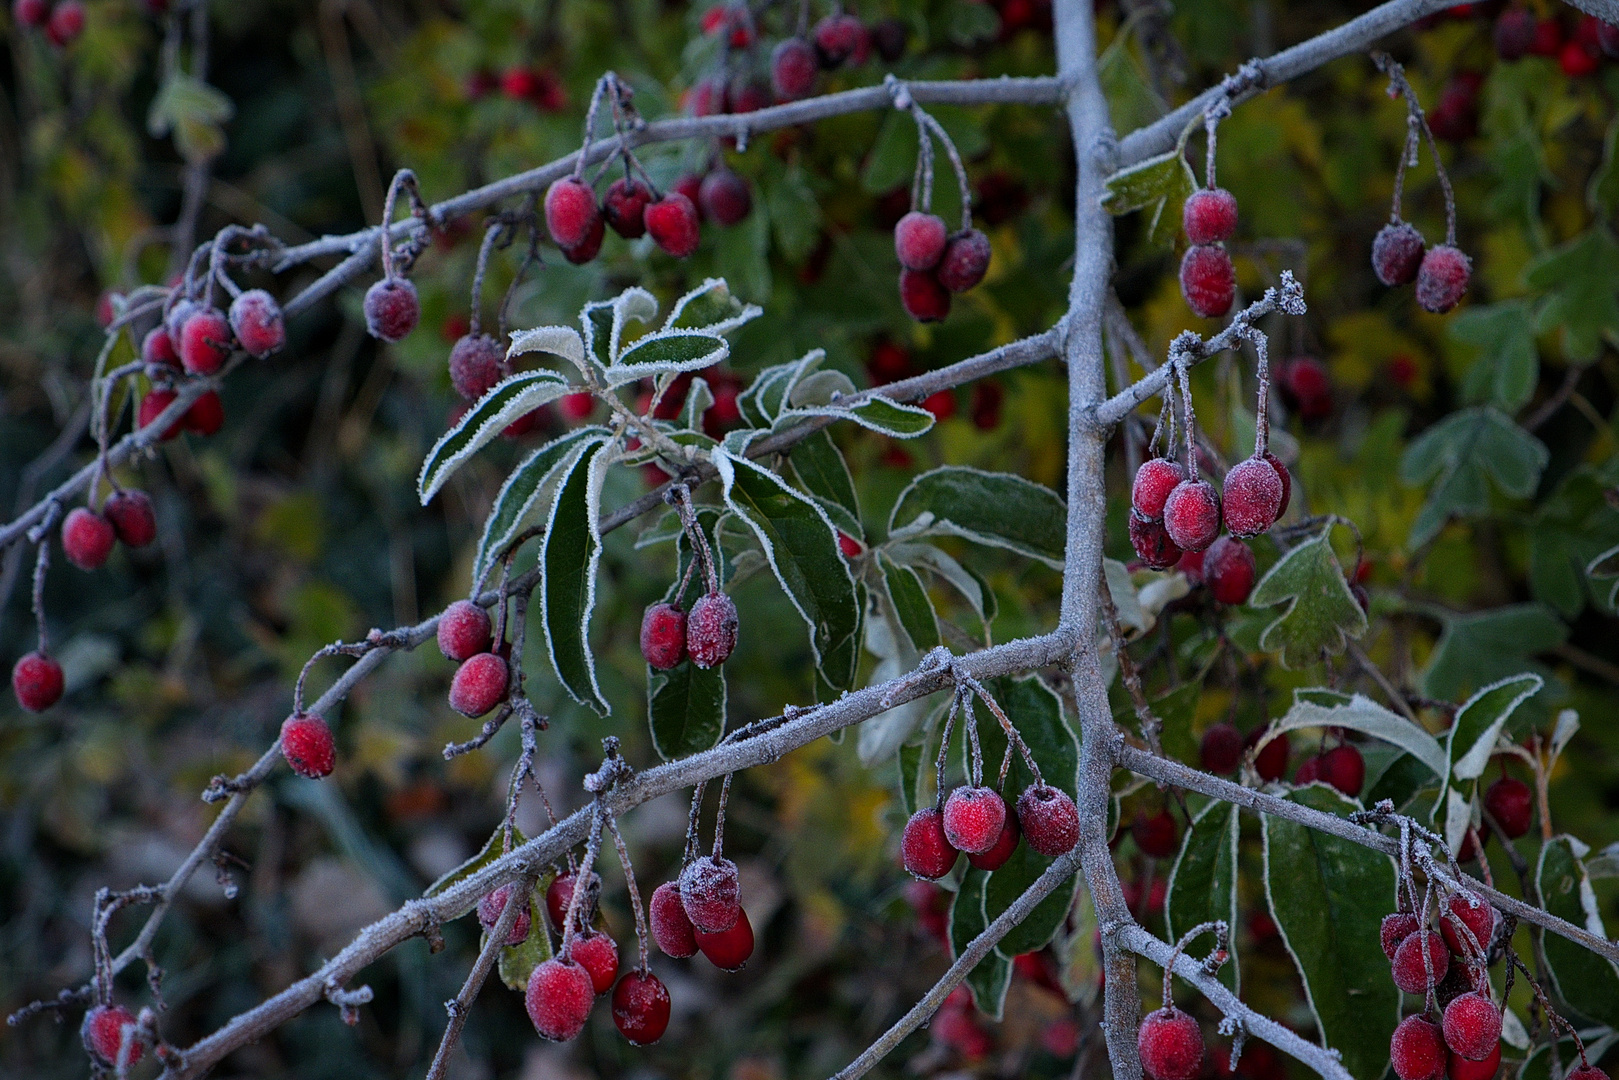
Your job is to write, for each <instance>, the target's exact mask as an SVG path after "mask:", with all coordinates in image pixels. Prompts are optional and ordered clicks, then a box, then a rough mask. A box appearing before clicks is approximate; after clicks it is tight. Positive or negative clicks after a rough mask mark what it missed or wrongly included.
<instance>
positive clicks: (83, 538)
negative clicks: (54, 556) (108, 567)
mask: <svg viewBox="0 0 1619 1080" xmlns="http://www.w3.org/2000/svg"><path fill="white" fill-rule="evenodd" d="M117 539H118V536H117V534H116V533H115V532H113V528H112V522H110V521H108V520H107V519H106V518H104V517H102V516H101V515H100V514H98V513H96V512H95V511H94V510H91V509H89V508H87V507H83V506H78V507H74V508H73V509H72V510H70V511H69V512H68V515H67V518H66V519H65V520H64V521H63V522H62V551H63V553H64V554H66V555H67V561H68V562H70V563H72V564H73V565H74V566H77V567H78V568H79V569H80V570H94V569H96V568H97V567H99V566H100V565H101V564H103V563H105V562H106V561H107V556H108V555H111V554H112V545H113V543H114V542H115V541H116V540H117Z"/></svg>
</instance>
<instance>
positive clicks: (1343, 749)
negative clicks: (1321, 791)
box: [1321, 746, 1366, 799]
mask: <svg viewBox="0 0 1619 1080" xmlns="http://www.w3.org/2000/svg"><path fill="white" fill-rule="evenodd" d="M1321 779H1322V780H1323V781H1324V782H1326V783H1327V784H1330V785H1331V786H1332V787H1335V788H1337V789H1338V790H1339V791H1341V792H1343V793H1344V794H1345V795H1348V796H1349V797H1350V798H1351V799H1354V798H1359V797H1360V789H1361V788H1362V787H1364V786H1365V784H1366V759H1365V758H1363V757H1361V755H1360V751H1359V750H1356V749H1355V748H1354V747H1353V746H1338V747H1334V748H1333V749H1331V750H1328V751H1327V752H1326V753H1325V754H1322V755H1321Z"/></svg>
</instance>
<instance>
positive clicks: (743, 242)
mask: <svg viewBox="0 0 1619 1080" xmlns="http://www.w3.org/2000/svg"><path fill="white" fill-rule="evenodd" d="M714 265H715V266H716V267H717V268H718V269H719V271H720V273H721V274H723V275H724V277H725V279H726V281H727V282H729V283H730V286H731V288H732V289H733V290H735V292H736V294H737V295H738V296H741V297H745V298H747V299H749V300H760V301H762V300H768V299H769V298H770V289H771V280H770V208H769V206H768V205H766V204H765V202H764V201H763V200H762V199H755V200H754V203H753V212H752V213H750V214H749V215H748V216H747V218H746V220H744V221H741V222H739V223H737V224H735V225H732V226H731V227H730V228H728V229H720V230H719V236H718V239H717V241H716V242H715V244H714Z"/></svg>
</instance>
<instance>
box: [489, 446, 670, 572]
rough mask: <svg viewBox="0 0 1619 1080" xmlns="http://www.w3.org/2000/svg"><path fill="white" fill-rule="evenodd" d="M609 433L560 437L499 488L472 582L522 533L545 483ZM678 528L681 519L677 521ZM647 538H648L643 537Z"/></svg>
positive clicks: (544, 447) (532, 456)
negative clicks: (585, 444)
mask: <svg viewBox="0 0 1619 1080" xmlns="http://www.w3.org/2000/svg"><path fill="white" fill-rule="evenodd" d="M608 434H609V433H608V431H607V429H606V428H603V427H584V428H578V429H576V430H574V431H570V432H568V433H567V434H566V435H559V436H557V437H556V438H554V439H552V440H551V441H550V442H548V443H546V444H545V445H544V446H542V447H540V448H539V449H538V450H536V451H534V452H533V453H532V454H530V455H529V456H528V457H526V458H524V459H523V461H522V463H521V464H519V465H518V466H517V468H515V469H513V470H512V472H511V475H510V476H508V477H506V482H505V483H504V484H502V485H500V492H499V493H498V494H497V495H496V496H495V505H494V508H493V509H491V510H490V511H489V518H488V520H486V521H485V522H484V525H483V537H482V539H480V540H479V541H478V554H477V557H476V558H474V559H473V560H472V580H473V581H481V580H482V579H483V575H484V571H485V570H487V569H488V568H489V561H490V560H491V559H493V558H494V557H495V555H496V554H498V553H499V552H501V551H504V550H505V548H506V545H507V544H509V543H511V540H512V537H514V536H516V535H517V534H518V533H519V532H521V531H522V529H523V526H524V524H525V523H526V522H527V521H528V518H529V514H530V512H531V511H532V510H533V509H534V504H535V503H537V502H538V501H539V498H540V494H541V493H542V492H543V491H544V489H545V485H546V482H547V481H548V480H550V479H551V478H552V477H553V476H555V475H556V471H557V468H558V466H560V465H561V464H562V461H563V459H564V458H566V457H567V456H568V454H569V453H571V452H572V451H573V450H574V448H575V447H577V446H578V445H579V443H580V442H582V441H584V440H587V439H597V440H604V439H606V438H607V436H608ZM676 523H677V525H678V519H676ZM642 535H643V536H645V534H642Z"/></svg>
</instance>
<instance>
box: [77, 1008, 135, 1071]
mask: <svg viewBox="0 0 1619 1080" xmlns="http://www.w3.org/2000/svg"><path fill="white" fill-rule="evenodd" d="M134 1023H135V1014H134V1013H132V1012H130V1011H129V1010H128V1009H126V1008H124V1007H123V1006H122V1005H97V1006H96V1007H95V1008H93V1009H91V1010H90V1011H89V1012H87V1013H85V1014H84V1024H83V1026H82V1027H80V1028H79V1035H80V1037H82V1038H83V1039H84V1041H85V1044H86V1045H87V1046H89V1047H90V1049H91V1050H93V1051H95V1053H96V1056H97V1057H99V1058H101V1060H103V1061H105V1062H106V1063H107V1064H109V1065H117V1064H118V1054H119V1051H121V1050H123V1049H124V1028H125V1027H129V1026H133V1025H134ZM129 1038H130V1044H129V1050H128V1051H127V1052H126V1054H125V1057H124V1064H125V1065H126V1066H129V1065H133V1064H135V1063H136V1062H137V1061H139V1060H140V1059H141V1055H142V1054H144V1053H145V1052H146V1046H145V1045H144V1044H143V1043H142V1042H141V1041H140V1039H139V1038H138V1037H137V1036H136V1034H135V1033H134V1032H133V1031H131V1032H130V1033H129Z"/></svg>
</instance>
